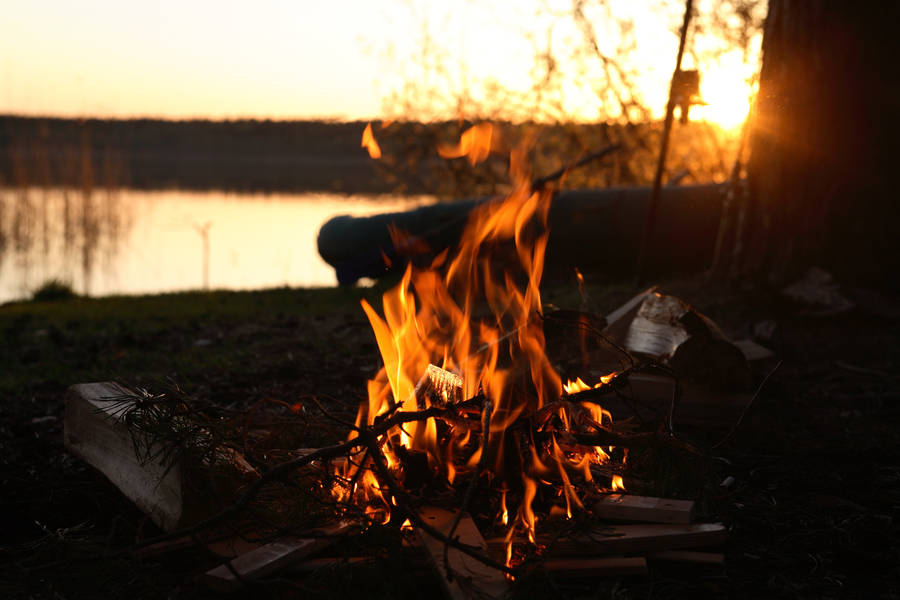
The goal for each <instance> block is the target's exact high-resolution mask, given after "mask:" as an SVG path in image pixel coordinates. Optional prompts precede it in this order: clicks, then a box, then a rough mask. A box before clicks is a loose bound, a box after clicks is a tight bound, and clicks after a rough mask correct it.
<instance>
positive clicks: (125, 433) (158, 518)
mask: <svg viewBox="0 0 900 600" xmlns="http://www.w3.org/2000/svg"><path fill="white" fill-rule="evenodd" d="M134 396H135V394H134V393H133V392H132V391H130V390H128V389H127V388H125V387H123V386H121V385H119V384H117V383H114V382H110V381H106V382H100V383H82V384H77V385H73V386H71V387H70V388H69V389H68V390H67V392H66V397H65V404H66V409H65V411H66V412H65V421H64V435H63V439H64V443H65V447H66V450H68V451H69V452H71V453H72V454H74V455H75V456H77V457H78V458H80V459H82V460H84V461H85V462H87V463H88V464H90V465H91V466H92V467H94V468H95V469H97V470H98V471H100V472H101V473H103V474H104V475H105V476H106V477H107V479H109V480H110V481H111V482H112V483H113V485H115V486H116V487H117V488H119V490H120V491H121V492H122V493H123V494H124V495H125V496H126V497H128V499H129V500H131V501H132V502H134V503H135V505H136V506H137V507H138V508H139V509H140V510H141V511H143V512H144V513H146V514H147V515H148V516H149V517H150V518H151V519H152V520H153V522H154V523H156V524H157V525H159V526H160V527H161V528H162V529H163V530H165V531H174V530H175V529H178V528H179V527H182V526H184V525H186V524H189V523H191V522H195V521H197V520H200V519H202V518H204V517H205V516H208V515H209V514H211V513H213V512H215V511H216V510H219V509H220V508H222V507H223V506H225V505H226V504H227V503H228V502H230V501H231V499H232V497H233V496H232V494H233V493H234V492H235V490H237V489H238V488H239V487H240V486H241V485H243V484H244V483H246V482H247V481H248V480H249V479H251V478H255V477H257V476H258V475H257V474H256V472H255V471H254V470H253V468H252V467H251V466H250V465H248V464H247V463H246V461H245V460H244V458H243V457H242V456H241V455H240V454H239V453H238V452H236V451H234V450H232V449H229V448H224V449H222V451H221V452H219V453H218V454H217V456H216V459H215V461H214V462H213V464H209V465H202V468H194V469H191V470H190V472H189V473H187V472H186V469H187V467H186V466H185V465H183V464H174V465H171V467H167V465H164V464H161V463H159V462H155V461H144V460H142V459H141V458H140V457H138V456H137V455H136V454H135V446H134V440H133V438H132V434H131V432H130V431H129V430H128V428H127V427H126V425H125V424H124V423H123V422H122V419H121V415H122V413H123V412H124V411H126V410H128V409H129V408H130V405H131V403H132V401H130V400H128V397H134ZM188 480H189V481H190V485H186V481H188Z"/></svg>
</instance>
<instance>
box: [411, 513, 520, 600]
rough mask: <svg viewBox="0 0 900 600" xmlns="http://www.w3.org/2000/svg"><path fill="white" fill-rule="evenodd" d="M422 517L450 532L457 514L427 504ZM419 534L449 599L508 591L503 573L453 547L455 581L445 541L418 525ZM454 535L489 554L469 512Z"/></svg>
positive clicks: (486, 596) (485, 596)
mask: <svg viewBox="0 0 900 600" xmlns="http://www.w3.org/2000/svg"><path fill="white" fill-rule="evenodd" d="M420 516H421V517H422V519H423V520H424V521H425V522H426V523H428V524H429V525H431V526H432V527H434V528H435V529H437V530H438V531H440V532H441V533H444V534H447V533H449V532H450V527H451V526H452V525H453V521H454V519H455V518H456V513H454V512H450V511H448V510H444V509H441V508H435V507H431V506H426V507H423V508H421V509H420ZM416 535H417V536H418V538H419V541H420V542H421V543H422V545H423V546H424V547H425V549H426V550H427V551H428V554H429V556H430V557H431V562H432V565H433V566H434V568H435V569H436V570H437V572H438V575H439V577H440V580H441V585H442V586H443V589H444V594H445V595H446V596H447V598H450V599H451V600H463V599H467V598H502V597H503V596H504V595H505V594H506V593H507V592H508V591H509V583H508V582H507V580H506V575H505V574H504V573H502V572H501V571H498V570H496V569H492V568H490V567H488V566H487V565H485V564H484V563H481V562H478V561H477V560H475V559H474V558H472V557H471V556H468V555H466V554H464V553H462V552H460V551H459V550H457V549H455V548H452V547H451V548H449V549H448V551H447V562H448V563H449V565H450V569H451V570H452V572H453V577H452V580H451V579H448V573H447V569H446V567H445V564H444V543H443V542H442V541H440V540H436V539H434V538H433V537H431V536H430V535H428V534H427V533H425V532H424V531H422V530H420V529H419V528H416ZM453 535H454V537H457V538H458V539H459V541H460V542H461V543H463V544H466V545H469V546H474V547H476V548H480V549H481V550H482V551H483V552H484V554H485V555H486V556H487V555H488V552H487V544H486V543H485V541H484V538H483V537H482V536H481V532H480V531H478V527H477V526H476V525H475V522H474V521H472V518H471V517H469V516H468V515H463V517H462V519H461V520H460V522H459V526H458V527H457V528H456V532H455V533H454V534H453Z"/></svg>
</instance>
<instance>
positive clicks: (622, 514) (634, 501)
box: [593, 494, 694, 523]
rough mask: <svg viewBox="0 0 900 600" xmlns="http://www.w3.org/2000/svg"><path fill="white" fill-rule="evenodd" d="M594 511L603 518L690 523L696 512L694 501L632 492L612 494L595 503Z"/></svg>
mask: <svg viewBox="0 0 900 600" xmlns="http://www.w3.org/2000/svg"><path fill="white" fill-rule="evenodd" d="M593 512H594V516H596V517H599V518H601V519H610V520H619V521H647V522H650V523H690V522H691V517H692V516H693V513H694V502H693V501H691V500H672V499H669V498H654V497H651V496H635V495H632V494H610V495H608V496H605V497H604V498H603V499H602V500H600V501H599V502H597V503H596V504H594V511H593Z"/></svg>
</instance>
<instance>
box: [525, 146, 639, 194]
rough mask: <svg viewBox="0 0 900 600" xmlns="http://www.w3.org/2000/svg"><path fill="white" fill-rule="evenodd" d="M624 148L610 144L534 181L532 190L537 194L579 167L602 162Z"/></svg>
mask: <svg viewBox="0 0 900 600" xmlns="http://www.w3.org/2000/svg"><path fill="white" fill-rule="evenodd" d="M621 148H622V144H610V145H609V146H606V147H604V148H601V149H600V150H597V151H595V152H591V153H589V154H585V155H584V156H582V157H581V158H579V159H578V160H576V161H575V162H573V163H572V164H569V165H566V166H564V167H562V168H560V169H557V170H556V171H553V172H552V173H550V174H549V175H544V176H543V177H538V178H537V179H534V180H532V182H531V189H532V191H535V192H537V191H538V190H542V189H544V187H546V186H547V184H548V183H552V182H554V181H556V180H557V179H561V178H562V177H563V176H564V175H565V174H566V173H568V172H569V171H571V170H573V169H577V168H578V167H583V166H584V165H586V164H588V163H590V162H593V161H595V160H600V159H601V158H604V157H606V156H608V155H610V154H612V153H613V152H615V151H617V150H620V149H621Z"/></svg>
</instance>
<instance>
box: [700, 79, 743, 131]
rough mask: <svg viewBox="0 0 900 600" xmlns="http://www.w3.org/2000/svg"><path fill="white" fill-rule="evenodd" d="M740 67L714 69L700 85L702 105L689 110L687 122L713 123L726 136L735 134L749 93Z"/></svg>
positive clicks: (741, 120)
mask: <svg viewBox="0 0 900 600" xmlns="http://www.w3.org/2000/svg"><path fill="white" fill-rule="evenodd" d="M741 67H743V65H740V66H739V65H717V66H716V67H715V68H711V69H709V70H708V71H706V72H705V73H703V77H702V79H701V81H700V96H701V97H702V98H703V101H704V102H706V104H705V105H702V106H696V107H694V108H692V109H691V118H692V119H695V118H696V119H697V120H705V121H707V122H710V123H715V124H716V125H718V126H719V127H721V128H722V129H724V130H726V131H728V132H735V131H737V130H738V129H739V128H740V127H741V125H742V124H743V123H744V121H745V120H746V119H747V114H748V113H749V112H750V97H751V94H752V89H751V86H750V84H749V83H748V82H747V77H746V68H741Z"/></svg>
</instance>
